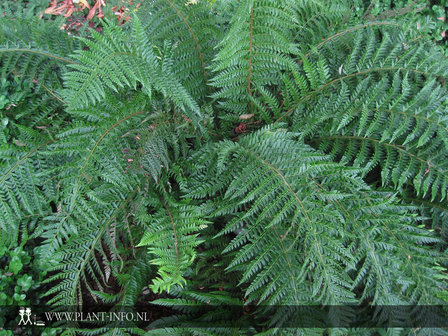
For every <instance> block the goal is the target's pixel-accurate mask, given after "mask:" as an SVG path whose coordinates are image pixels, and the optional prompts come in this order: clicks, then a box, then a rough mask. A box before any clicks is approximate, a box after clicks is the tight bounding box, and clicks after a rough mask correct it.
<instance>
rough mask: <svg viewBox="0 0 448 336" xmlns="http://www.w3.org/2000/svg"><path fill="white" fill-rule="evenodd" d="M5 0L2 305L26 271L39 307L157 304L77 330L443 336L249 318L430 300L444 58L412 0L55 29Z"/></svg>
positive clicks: (442, 216) (442, 285) (436, 264)
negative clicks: (36, 271) (235, 313)
mask: <svg viewBox="0 0 448 336" xmlns="http://www.w3.org/2000/svg"><path fill="white" fill-rule="evenodd" d="M380 4H383V5H387V6H389V4H387V3H385V2H384V3H383V2H382V3H380ZM402 5H403V6H407V5H408V3H404V2H403V4H402ZM19 7H20V6H19V5H18V6H17V8H15V9H14V10H10V12H11V13H13V14H12V16H11V17H3V18H1V19H0V33H1V34H0V42H1V46H0V62H1V65H2V82H1V84H2V86H1V88H0V104H1V105H0V106H2V110H1V113H2V114H1V122H2V124H1V130H2V133H1V134H3V135H2V139H1V140H2V142H1V143H2V145H1V147H0V150H1V158H0V232H1V237H2V243H3V246H4V247H5V248H4V249H2V251H4V252H3V253H6V254H7V262H6V261H5V263H4V264H5V265H4V266H3V268H4V269H5V271H6V272H8V274H9V273H11V274H12V275H11V278H10V279H13V278H14V282H15V283H16V284H15V286H16V287H17V292H16V294H17V296H16V299H14V296H13V297H12V299H13V300H16V301H17V302H18V303H26V304H28V302H27V301H23V300H24V299H26V298H24V299H22V297H21V295H22V294H25V292H27V290H29V289H30V288H31V287H29V284H30V278H29V276H31V280H32V282H31V286H37V285H40V287H39V288H38V289H36V292H37V293H38V294H37V295H36V300H37V299H38V300H42V301H43V302H45V303H46V304H48V305H49V306H51V307H52V309H55V310H57V309H58V308H60V306H77V305H78V306H81V307H82V306H84V307H88V306H89V305H91V304H94V303H98V304H100V303H103V304H108V305H113V308H111V309H112V310H113V311H124V310H125V309H129V307H131V308H132V307H137V306H138V304H139V303H141V302H146V303H147V302H148V301H151V302H152V303H154V304H157V305H159V306H161V307H163V308H164V309H166V310H165V313H164V315H162V316H158V317H161V319H159V320H158V321H155V322H153V324H152V328H153V329H149V330H145V329H142V328H141V327H140V326H134V325H132V326H129V327H127V328H125V327H123V326H119V325H109V327H111V328H109V329H108V328H99V329H91V330H87V329H84V330H80V331H76V332H77V333H83V334H86V335H98V334H105V335H106V334H118V335H131V334H143V333H145V332H147V334H148V335H153V334H163V335H166V334H188V335H189V334H207V335H218V334H232V333H240V334H248V335H250V334H256V333H258V334H262V335H268V334H269V335H271V334H272V335H274V334H291V335H297V334H300V335H302V334H303V335H314V334H316V335H327V334H328V335H339V334H354V335H355V334H356V335H358V334H366V335H370V334H384V335H386V334H387V335H392V334H397V335H406V334H417V333H418V334H422V335H426V334H443V333H444V332H445V331H444V330H441V329H431V330H428V329H427V328H419V329H413V330H411V329H408V328H404V329H403V328H402V329H390V330H387V329H381V330H374V329H371V330H370V329H369V330H359V329H356V330H355V329H331V328H328V329H326V330H325V329H317V328H316V329H297V328H282V327H284V326H287V324H288V322H291V320H292V319H293V318H294V317H293V316H291V315H290V314H291V312H288V310H287V309H286V308H285V309H277V310H274V313H272V311H271V310H270V307H273V306H274V305H278V306H283V307H285V306H286V307H288V306H293V305H339V306H343V307H345V308H344V309H340V310H337V311H335V312H332V315H331V318H332V320H333V322H335V323H337V322H341V323H343V322H347V321H349V320H350V318H351V314H353V313H354V310H353V309H356V308H353V307H352V308H350V307H349V306H348V305H349V304H353V305H355V307H356V305H360V304H365V303H371V304H374V305H378V306H380V307H384V306H387V305H432V304H444V303H446V293H447V281H446V280H447V276H446V273H447V272H446V271H447V269H446V266H447V262H448V261H447V258H446V251H447V250H446V248H447V245H446V238H447V227H446V223H447V221H446V219H447V216H448V206H447V198H448V195H447V190H448V189H447V188H448V141H447V137H448V132H447V130H448V119H447V116H446V115H447V112H448V110H447V106H448V100H447V99H448V98H447V95H446V89H447V87H446V85H445V81H446V77H447V75H448V59H446V57H445V56H444V55H443V53H441V52H440V49H439V48H437V47H436V46H435V45H434V44H433V42H432V41H431V40H430V39H429V38H428V35H427V33H428V31H430V28H431V25H430V24H426V25H425V24H424V22H423V21H422V22H421V26H420V23H419V26H418V27H417V26H416V17H417V16H414V15H412V11H413V10H411V9H409V10H408V9H407V10H406V11H399V13H398V12H395V11H394V14H393V15H389V14H391V13H389V12H382V10H383V8H382V7H378V6H376V7H375V6H369V4H366V2H364V1H334V2H328V1H320V0H312V1H311V0H310V1H290V0H282V1H271V0H262V1H253V0H241V1H236V2H227V1H215V2H206V1H188V2H186V1H182V0H157V1H147V2H145V3H144V4H142V6H141V8H139V9H138V11H135V13H134V14H133V15H132V18H131V20H130V21H129V22H128V23H127V24H125V25H122V26H119V25H118V24H116V23H114V22H112V21H107V20H105V21H104V22H103V31H101V32H98V31H94V30H91V32H90V34H86V35H85V37H75V36H73V35H71V34H68V33H67V32H66V31H63V30H61V29H60V22H59V21H57V20H56V21H50V20H38V19H37V18H36V17H35V16H33V15H31V14H28V13H32V12H33V10H34V9H30V8H28V7H29V6H25V7H24V8H21V9H20V8H19ZM406 8H408V7H406ZM409 8H413V7H412V6H411V7H409ZM384 9H385V8H384ZM15 18H21V20H20V21H19V20H17V19H15ZM418 20H420V19H418ZM419 22H420V21H419ZM83 36H84V35H83ZM12 104H14V105H12ZM24 232H25V233H26V235H27V236H30V237H31V238H32V239H33V241H35V242H36V243H35V244H36V247H35V249H34V250H33V255H32V257H31V255H28V257H26V258H25V257H23V258H22V254H21V253H22V252H20V251H21V250H20V248H19V249H17V250H15V249H16V248H17V246H22V247H23V246H26V244H25V242H26V241H27V238H23V236H24ZM14 251H15V252H14ZM24 251H26V249H25V250H24ZM27 253H30V252H27ZM28 258H31V259H32V260H38V261H39V262H40V263H43V264H45V265H46V269H48V273H47V274H46V275H45V279H42V278H41V277H34V275H33V274H29V272H28V271H27V273H26V274H25V273H23V272H24V265H25V262H26V261H27V260H28ZM5 260H6V259H5ZM6 264H7V265H6ZM22 273H23V274H22ZM8 281H9V282H7V283H6V284H7V286H6V287H4V288H7V289H5V290H6V291H11V284H10V282H11V281H10V280H8ZM2 286H4V285H3V283H2ZM8 299H9V298H8ZM20 300H22V301H20ZM29 303H35V302H29ZM247 304H250V305H252V306H251V307H254V308H253V310H250V309H249V308H248V309H247V310H245V314H243V315H242V316H240V317H239V318H236V319H235V318H234V317H232V316H231V314H229V312H228V311H226V310H225V309H224V308H223V309H217V310H214V311H210V312H208V313H204V314H203V315H201V316H197V313H198V311H200V308H201V307H204V306H206V305H213V306H218V307H219V306H220V305H222V306H225V305H234V306H244V305H247ZM179 306H181V308H180V311H181V313H180V314H173V311H176V310H177V309H178V308H179ZM377 313H378V314H379V315H380V316H385V317H386V318H387V317H388V316H387V309H381V308H380V309H379V310H378V311H377ZM193 316H194V320H193ZM389 317H390V316H389ZM302 318H303V319H304V320H307V319H308V320H310V319H311V320H314V319H317V318H318V317H317V316H314V314H313V313H312V312H311V313H309V315H306V316H302ZM211 321H212V322H214V323H216V325H214V326H213V327H211V326H210V323H211ZM201 323H205V324H206V327H204V328H199V326H200V325H201ZM66 332H67V333H75V331H74V330H70V329H68V330H67V331H66Z"/></svg>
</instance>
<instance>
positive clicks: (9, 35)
mask: <svg viewBox="0 0 448 336" xmlns="http://www.w3.org/2000/svg"><path fill="white" fill-rule="evenodd" d="M60 25H61V23H60V22H51V23H45V22H43V21H39V20H37V18H23V19H22V20H16V19H14V18H7V17H2V18H1V19H0V43H1V44H0V63H1V65H2V73H3V75H4V74H12V75H14V76H19V77H23V76H24V77H26V78H29V79H30V80H33V82H34V83H36V86H37V87H40V86H41V85H46V86H47V87H57V86H58V84H59V86H60V85H61V80H60V75H61V74H62V73H63V72H65V71H66V70H67V65H69V64H73V63H75V61H74V60H73V59H72V58H71V57H70V54H71V53H73V52H74V51H75V50H79V49H81V48H82V44H81V43H80V41H79V40H77V39H75V38H74V37H73V36H70V35H68V34H67V33H66V32H65V31H62V30H61V29H60Z"/></svg>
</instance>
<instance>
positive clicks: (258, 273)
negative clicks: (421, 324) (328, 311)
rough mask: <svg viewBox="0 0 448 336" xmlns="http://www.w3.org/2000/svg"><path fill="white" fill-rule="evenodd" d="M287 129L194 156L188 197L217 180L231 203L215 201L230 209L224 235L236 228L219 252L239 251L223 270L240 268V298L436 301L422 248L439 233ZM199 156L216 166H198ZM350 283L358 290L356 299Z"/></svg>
mask: <svg viewBox="0 0 448 336" xmlns="http://www.w3.org/2000/svg"><path fill="white" fill-rule="evenodd" d="M296 136H297V135H295V134H293V133H288V132H285V131H282V130H270V129H269V128H265V129H263V130H260V131H259V132H257V133H254V134H253V135H252V134H251V135H249V136H246V137H244V138H243V139H241V141H240V142H239V143H232V142H222V143H219V144H216V145H215V146H212V147H210V148H207V149H204V150H203V151H202V152H201V154H200V155H198V157H195V162H198V170H199V172H198V173H197V174H196V175H195V179H196V181H197V183H194V184H193V185H192V186H191V189H190V190H191V192H190V194H188V196H189V197H195V198H196V197H197V198H200V197H203V195H204V194H205V193H207V194H210V190H209V187H208V184H207V183H205V185H203V186H202V187H201V184H204V182H205V181H207V180H208V181H210V182H209V183H210V184H211V185H215V186H218V187H217V188H216V190H213V192H214V193H217V195H219V192H223V193H224V198H223V199H222V200H221V199H220V198H219V196H218V199H217V201H216V202H217V206H218V204H220V203H224V202H226V203H232V204H234V207H233V208H232V207H228V206H227V205H225V203H224V204H223V213H227V214H232V215H234V216H236V220H235V221H234V222H233V227H227V228H226V229H225V230H226V231H225V232H228V231H234V232H236V231H235V230H236V228H237V227H241V225H242V227H243V228H244V229H243V231H242V232H240V233H238V234H237V236H236V237H235V238H234V239H233V241H232V242H231V244H229V246H228V247H227V248H226V249H225V250H224V252H228V251H232V250H235V249H238V252H237V253H236V255H235V257H234V260H233V262H232V263H231V264H230V265H229V267H228V269H230V270H231V269H233V268H234V267H237V266H238V265H242V264H245V265H247V267H245V268H244V271H243V272H242V275H241V279H240V285H242V284H243V283H247V285H248V287H247V289H246V296H247V297H248V299H249V301H255V302H262V301H266V303H267V304H270V305H273V304H290V305H291V304H292V305H294V304H296V305H300V304H313V303H314V304H319V303H320V304H342V303H345V304H347V303H356V302H362V301H363V300H364V299H367V298H369V300H372V301H373V302H375V303H378V304H381V305H386V304H393V303H397V302H407V300H411V301H412V302H419V303H421V302H425V303H430V302H436V301H437V299H436V294H435V292H434V288H435V287H434V286H436V283H437V280H436V278H435V273H434V272H432V271H431V269H430V267H429V266H427V265H429V264H428V263H431V261H430V260H434V259H433V258H434V256H435V254H434V252H430V250H429V249H428V248H425V247H424V245H426V244H430V243H433V242H436V241H438V239H437V238H435V237H431V236H430V235H428V233H427V232H425V231H424V230H421V229H418V228H417V227H416V226H413V225H412V224H407V223H408V222H413V221H414V219H413V216H412V215H410V214H409V212H410V211H412V208H410V207H403V206H399V205H398V204H396V202H395V201H394V198H393V197H392V194H384V193H378V192H373V191H371V190H369V188H368V187H367V186H366V185H365V184H364V182H363V181H362V180H361V179H360V178H359V176H358V173H359V171H358V170H356V169H352V168H346V167H344V166H342V165H339V164H336V163H333V162H331V161H330V160H329V159H328V157H326V156H324V155H322V154H321V153H319V152H316V151H314V150H312V149H311V148H310V147H308V146H306V145H304V144H301V143H300V142H298V141H296V140H295V137H296ZM205 160H207V161H210V160H212V162H213V166H215V167H217V168H215V169H206V168H205V166H202V165H201V163H203V162H204V163H205ZM217 172H218V174H216V173H217ZM219 174H221V175H224V176H225V180H226V181H227V182H224V183H223V182H222V181H223V180H224V179H223V178H222V177H216V175H219ZM229 181H230V183H228V182H229ZM218 190H221V191H219V192H218ZM342 232H343V233H342ZM350 232H354V233H356V236H352V235H351V234H350ZM402 241H412V242H414V243H413V244H412V245H408V244H406V245H404V244H402ZM344 269H345V270H347V271H348V270H350V271H349V272H348V273H346V272H345V271H344ZM417 274H418V276H417ZM393 279H395V280H393ZM397 282H398V283H400V287H401V289H400V290H397V289H396V284H397ZM361 283H362V285H361ZM429 283H432V285H428V284H429ZM355 288H362V295H361V296H360V297H357V295H356V294H355ZM436 291H437V290H436ZM310 300H311V301H310Z"/></svg>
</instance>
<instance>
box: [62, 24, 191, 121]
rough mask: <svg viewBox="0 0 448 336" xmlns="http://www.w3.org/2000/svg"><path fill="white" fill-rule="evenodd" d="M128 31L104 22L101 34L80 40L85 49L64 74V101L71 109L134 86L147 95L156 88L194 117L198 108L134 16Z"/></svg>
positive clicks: (93, 102) (94, 33)
mask: <svg viewBox="0 0 448 336" xmlns="http://www.w3.org/2000/svg"><path fill="white" fill-rule="evenodd" d="M132 28H133V29H132V33H131V36H129V34H125V32H124V31H123V30H121V29H120V28H119V26H117V25H114V24H112V23H110V24H105V26H104V33H103V34H99V33H98V32H95V31H92V35H93V39H92V40H87V39H84V40H83V41H84V42H85V44H86V45H87V46H88V50H83V51H79V52H78V53H77V54H76V55H75V56H74V59H75V60H76V61H77V62H78V64H73V65H71V67H72V68H73V69H74V71H71V72H69V73H68V74H67V75H66V87H67V90H66V91H65V95H64V96H65V100H66V102H67V103H68V105H69V106H70V107H71V108H83V107H86V106H88V105H90V104H95V103H96V102H99V101H102V100H103V99H104V98H105V96H106V93H108V92H113V91H115V92H118V90H119V89H123V88H133V89H135V88H137V83H139V84H140V85H141V88H142V90H143V91H144V92H145V93H146V94H147V95H148V96H151V95H152V90H153V89H156V90H158V91H160V92H161V93H163V94H164V95H165V96H167V97H169V98H170V99H171V100H172V101H173V102H174V103H175V104H176V105H177V106H178V107H179V108H181V109H182V110H183V111H184V112H185V113H186V114H187V116H189V117H190V118H197V116H198V114H199V107H198V105H197V103H196V101H195V100H194V99H193V97H192V96H191V95H190V94H189V93H188V91H187V90H186V89H185V88H184V87H183V86H182V84H181V83H180V82H179V80H178V79H177V78H176V76H175V75H174V74H172V73H171V72H170V69H169V67H168V66H166V64H164V62H163V61H161V60H160V55H157V54H156V51H155V50H154V49H153V45H152V44H151V43H150V40H149V37H148V35H147V34H146V32H145V31H144V29H143V26H142V25H141V23H140V21H139V19H138V17H134V19H133V20H132Z"/></svg>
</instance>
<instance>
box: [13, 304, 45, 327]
mask: <svg viewBox="0 0 448 336" xmlns="http://www.w3.org/2000/svg"><path fill="white" fill-rule="evenodd" d="M19 316H20V320H19V325H28V324H31V325H33V324H34V325H37V326H43V325H45V324H44V323H43V322H42V321H36V315H33V317H34V323H33V321H31V308H29V307H27V308H23V307H20V309H19Z"/></svg>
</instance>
